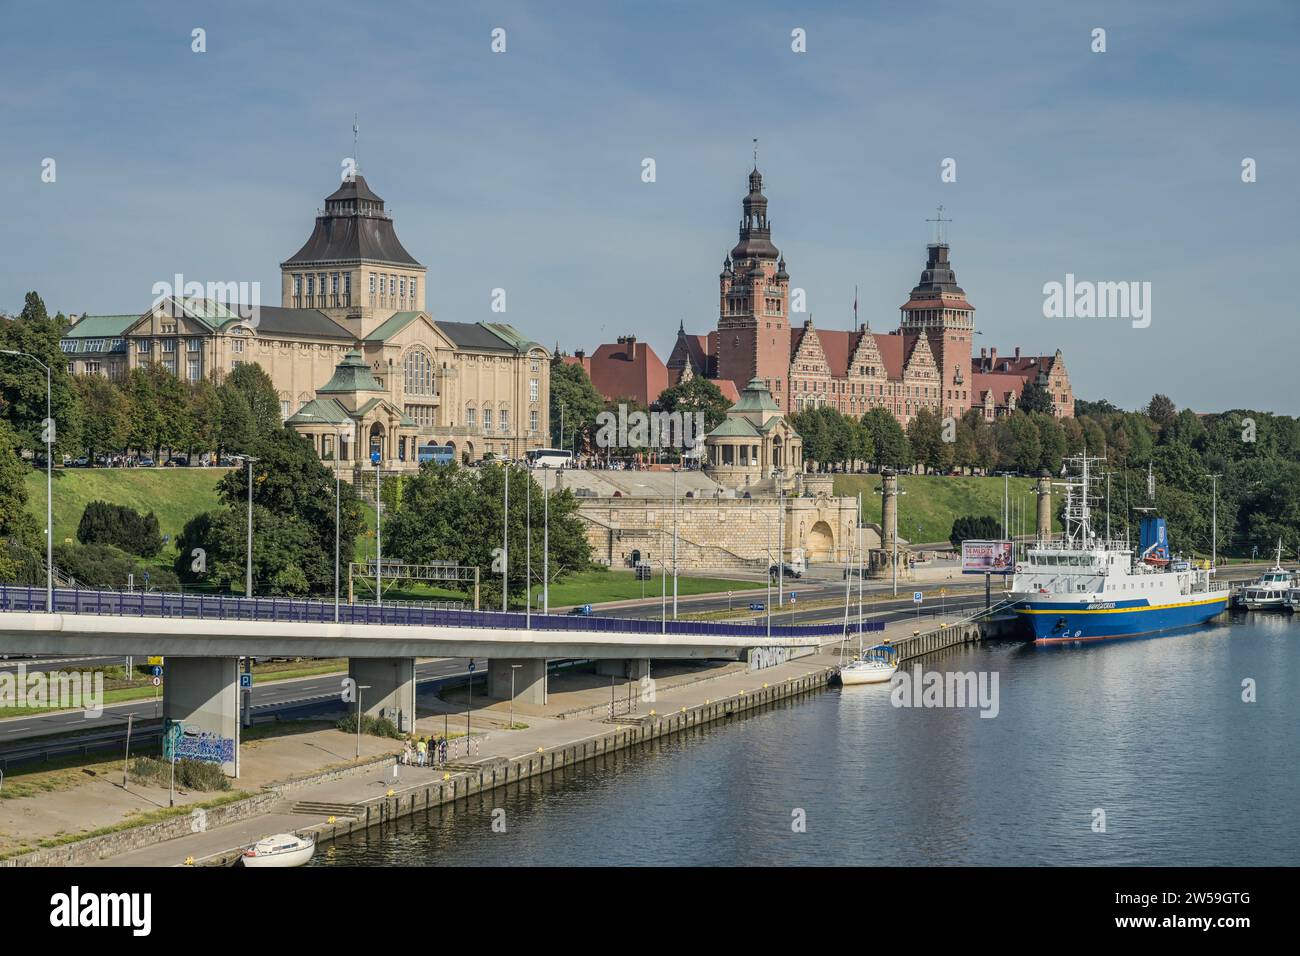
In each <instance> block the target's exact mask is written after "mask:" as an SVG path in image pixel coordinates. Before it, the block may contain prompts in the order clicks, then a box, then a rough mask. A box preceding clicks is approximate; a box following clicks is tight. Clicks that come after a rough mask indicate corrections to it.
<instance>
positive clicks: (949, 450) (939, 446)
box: [907, 408, 953, 473]
mask: <svg viewBox="0 0 1300 956" xmlns="http://www.w3.org/2000/svg"><path fill="white" fill-rule="evenodd" d="M907 440H908V443H909V444H910V445H911V446H912V458H913V460H914V461H915V462H916V463H917V464H918V465H920V466H921V468H922V471H923V472H924V471H929V470H931V469H933V470H935V471H938V472H941V473H942V472H943V471H946V470H947V469H948V468H950V467H952V461H953V447H952V443H950V442H945V441H944V440H943V421H942V420H941V419H940V418H939V413H938V412H936V411H934V410H933V409H929V408H922V409H920V410H919V411H918V412H917V413H916V415H915V417H913V419H912V420H911V421H910V422H909V423H908V425H907Z"/></svg>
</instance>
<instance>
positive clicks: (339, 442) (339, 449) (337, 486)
mask: <svg viewBox="0 0 1300 956" xmlns="http://www.w3.org/2000/svg"><path fill="white" fill-rule="evenodd" d="M298 414H299V415H301V416H302V417H303V418H317V419H318V416H316V415H313V414H312V413H311V412H299V413H298ZM318 420H319V419H318ZM345 434H346V432H345V431H343V429H341V428H340V429H339V430H338V431H336V432H335V433H334V462H333V464H334V623H335V624H337V623H338V622H339V537H340V531H339V528H340V515H341V511H342V509H341V508H340V501H341V499H342V491H343V488H342V484H341V482H342V479H341V478H340V477H339V456H340V455H341V454H342V453H343V436H344V435H345ZM376 520H378V519H376Z"/></svg>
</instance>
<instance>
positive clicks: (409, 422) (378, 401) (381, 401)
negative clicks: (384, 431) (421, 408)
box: [355, 398, 416, 428]
mask: <svg viewBox="0 0 1300 956" xmlns="http://www.w3.org/2000/svg"><path fill="white" fill-rule="evenodd" d="M376 405H387V406H388V407H389V408H391V409H392V410H393V411H395V412H397V420H398V421H399V422H401V423H402V424H403V425H406V426H408V427H410V428H415V427H416V424H415V419H413V418H411V417H410V416H409V415H407V414H406V413H405V412H404V411H402V410H401V409H400V408H398V407H397V406H396V405H394V404H393V403H392V402H390V401H389V400H388V399H386V398H371V399H368V400H367V401H366V402H365V403H364V404H362V405H361V406H359V407H358V408H357V410H356V414H355V417H356V418H364V417H365V416H366V415H367V414H368V413H369V411H370V410H371V409H372V408H374V407H375V406H376Z"/></svg>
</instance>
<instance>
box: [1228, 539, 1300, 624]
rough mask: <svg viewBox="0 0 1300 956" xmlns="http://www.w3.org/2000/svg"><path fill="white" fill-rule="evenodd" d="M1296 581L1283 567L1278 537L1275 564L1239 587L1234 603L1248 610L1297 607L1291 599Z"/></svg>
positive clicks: (1233, 599)
mask: <svg viewBox="0 0 1300 956" xmlns="http://www.w3.org/2000/svg"><path fill="white" fill-rule="evenodd" d="M1294 583H1295V576H1294V575H1293V574H1292V573H1291V572H1290V571H1287V570H1286V569H1285V568H1283V567H1282V539H1281V538H1278V539H1277V557H1276V558H1275V559H1274V560H1273V566H1272V567H1271V568H1269V569H1268V570H1267V571H1265V572H1264V573H1263V574H1261V575H1260V576H1259V577H1257V578H1256V579H1255V580H1254V581H1251V582H1250V583H1249V584H1245V585H1242V586H1241V587H1240V588H1238V590H1237V593H1236V594H1234V595H1233V596H1232V604H1233V606H1234V607H1239V608H1244V609H1245V610H1247V611H1282V610H1286V609H1287V608H1288V607H1291V608H1295V606H1296V605H1295V604H1293V603H1291V600H1290V596H1291V594H1292V585H1293V584H1294Z"/></svg>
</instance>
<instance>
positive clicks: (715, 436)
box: [704, 378, 803, 491]
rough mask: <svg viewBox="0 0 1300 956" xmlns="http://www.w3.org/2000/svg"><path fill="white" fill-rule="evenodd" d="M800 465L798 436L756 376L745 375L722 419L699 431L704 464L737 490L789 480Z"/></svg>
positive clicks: (716, 477) (787, 484)
mask: <svg viewBox="0 0 1300 956" xmlns="http://www.w3.org/2000/svg"><path fill="white" fill-rule="evenodd" d="M802 467H803V439H802V438H800V437H799V433H798V432H797V431H795V430H794V426H793V425H791V424H790V423H789V422H788V421H787V420H786V418H785V416H784V415H783V414H781V409H780V407H779V406H778V405H777V403H776V399H774V398H773V397H772V393H771V392H770V391H769V390H768V387H767V385H766V384H764V382H763V380H762V379H761V378H753V379H750V381H749V384H748V385H746V386H745V388H744V390H743V391H742V392H741V393H740V401H738V402H736V404H734V405H732V406H731V408H730V409H729V410H728V411H727V417H726V419H725V420H724V421H723V422H722V423H721V424H719V425H718V427H717V428H715V429H713V431H711V432H709V433H708V434H707V435H705V436H704V470H705V471H706V472H707V473H708V475H709V477H710V478H712V479H713V480H714V481H716V482H718V483H719V484H720V485H724V486H726V487H728V488H735V489H736V490H738V491H743V490H749V489H754V490H757V489H758V487H759V486H760V484H762V485H763V487H764V489H765V490H766V489H771V488H775V486H776V483H777V482H778V481H779V482H780V483H781V485H782V486H784V487H787V488H788V487H791V486H793V484H794V480H795V476H796V475H798V473H799V472H800V470H801V469H802Z"/></svg>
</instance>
